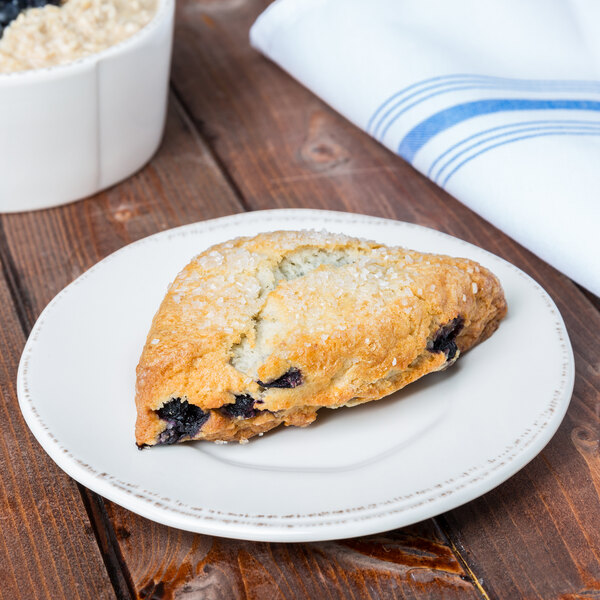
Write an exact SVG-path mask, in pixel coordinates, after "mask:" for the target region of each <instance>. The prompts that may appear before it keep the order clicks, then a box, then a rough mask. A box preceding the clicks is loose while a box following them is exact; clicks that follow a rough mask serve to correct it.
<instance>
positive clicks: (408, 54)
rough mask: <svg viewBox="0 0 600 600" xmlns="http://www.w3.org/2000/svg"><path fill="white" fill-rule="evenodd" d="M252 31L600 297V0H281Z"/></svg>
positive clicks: (378, 134) (282, 60) (291, 66)
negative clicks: (483, 0) (449, 0)
mask: <svg viewBox="0 0 600 600" xmlns="http://www.w3.org/2000/svg"><path fill="white" fill-rule="evenodd" d="M250 40H251V43H252V45H253V46H254V47H255V48H257V49H258V50H260V51H261V52H263V53H264V54H265V55H266V56H268V57H269V58H270V59H272V60H273V61H274V62H276V63H278V64H279V65H280V66H281V67H282V68H284V69H285V70H286V71H288V72H289V73H290V74H291V75H293V76H294V77H295V78H296V79H298V80H299V81H300V82H302V83H303V84H304V85H306V86H307V87H308V88H310V89H311V90H312V91H313V92H314V93H316V94H317V95H318V96H320V97H321V98H322V99H323V100H325V101H326V102H327V103H329V104H330V105H331V106H332V107H334V108H335V109H336V110H337V111H339V112H340V113H341V114H343V115H344V116H345V117H346V118H348V119H349V120H350V121H352V122H353V123H355V124H356V125H357V126H358V127H360V128H362V129H364V130H365V131H366V132H367V133H369V134H370V135H371V136H373V137H374V138H375V139H376V140H378V141H379V142H381V143H382V144H384V145H385V146H387V147H388V148H389V149H390V150H392V152H395V153H397V154H398V155H400V156H401V157H402V158H403V159H404V160H406V161H408V162H410V163H411V164H412V165H413V166H414V167H415V168H417V169H418V170H419V171H421V173H423V174H425V175H426V176H427V177H429V178H430V179H431V180H432V181H434V182H435V183H437V184H438V185H439V186H441V187H443V188H444V189H445V190H447V191H448V192H449V193H450V194H452V195H453V196H455V197H456V198H458V199H459V200H460V201H461V202H463V203H464V204H466V205H467V206H469V207H470V208H472V209H473V210H474V211H476V212H478V213H479V214H480V215H482V216H483V217H484V218H486V219H487V220H488V221H490V222H491V223H493V224H494V225H496V226H497V227H498V228H500V229H501V230H503V231H504V232H506V233H507V234H508V235H510V236H512V237H513V238H514V239H516V240H517V241H518V242H520V243H521V244H523V245H524V246H525V247H527V248H529V249H530V250H531V251H533V252H535V253H536V254H537V255H538V256H540V257H541V258H543V259H544V260H546V261H547V262H549V263H550V264H552V265H553V266H555V267H556V268H558V269H560V270H561V271H563V272H564V273H565V274H567V275H568V276H569V277H571V278H572V279H574V280H575V281H577V282H578V283H580V284H582V285H583V286H585V287H586V288H588V289H589V290H591V291H592V292H594V293H595V294H596V295H600V244H599V241H598V238H599V237H600V1H598V0H502V1H501V0H490V1H487V2H482V1H481V0H452V1H451V2H448V1H447V0H277V1H276V2H274V3H273V4H272V5H270V6H269V8H268V9H267V10H266V11H265V12H264V13H263V14H262V15H261V16H260V17H259V18H258V20H257V21H256V23H255V24H254V25H253V27H252V29H251V31H250Z"/></svg>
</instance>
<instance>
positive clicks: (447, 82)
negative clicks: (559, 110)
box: [366, 73, 600, 139]
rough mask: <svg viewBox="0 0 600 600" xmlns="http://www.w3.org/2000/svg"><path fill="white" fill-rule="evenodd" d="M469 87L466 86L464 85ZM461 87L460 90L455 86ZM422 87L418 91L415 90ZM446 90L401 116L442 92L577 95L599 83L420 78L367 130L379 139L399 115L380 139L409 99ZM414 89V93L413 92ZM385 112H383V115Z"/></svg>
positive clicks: (482, 77) (599, 86) (392, 100)
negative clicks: (483, 91) (508, 90)
mask: <svg viewBox="0 0 600 600" xmlns="http://www.w3.org/2000/svg"><path fill="white" fill-rule="evenodd" d="M431 84H433V85H431ZM465 84H468V85H465ZM458 85H460V86H461V87H457V86H458ZM417 88H421V89H417ZM439 88H446V89H444V90H442V91H438V92H436V93H435V94H431V95H428V96H426V97H424V98H420V99H419V100H418V101H417V102H415V103H413V104H411V106H409V107H408V108H406V109H405V110H402V111H401V113H400V114H403V113H404V112H406V110H408V109H409V108H412V107H413V106H415V105H417V104H420V103H421V102H422V101H425V100H428V99H429V98H431V97H432V96H438V95H440V94H442V93H447V92H454V91H460V90H464V89H489V88H492V89H493V88H501V89H514V90H524V91H532V92H578V93H589V92H592V93H600V81H589V80H588V81H580V80H569V79H565V80H560V79H555V80H553V79H514V78H507V77H494V76H490V75H473V74H469V73H455V74H452V75H441V76H438V77H431V78H429V79H423V80H422V81H418V82H416V83H413V84H411V85H409V86H407V87H405V88H403V89H401V90H400V91H398V92H396V93H394V94H392V95H391V96H389V97H388V98H387V99H386V100H385V101H384V102H383V103H382V104H380V105H379V107H378V108H377V109H376V110H375V112H374V113H373V114H372V115H371V118H370V119H369V121H368V123H367V126H366V131H367V132H368V133H371V135H372V136H373V137H375V138H379V139H382V138H383V137H384V135H385V133H386V131H387V130H388V129H389V127H390V125H392V123H393V121H395V120H396V119H397V118H398V117H399V116H400V114H397V115H396V116H394V118H393V120H392V122H390V123H388V124H387V125H386V127H385V130H384V132H383V134H382V135H381V136H379V135H378V132H379V130H380V128H381V127H382V125H383V124H384V122H385V121H386V119H387V118H388V117H389V116H390V115H391V114H392V113H393V112H394V111H395V110H397V109H398V108H400V107H401V106H402V105H403V104H405V103H406V102H407V101H408V100H410V99H411V98H414V97H415V96H418V95H419V94H423V93H424V92H426V91H429V90H432V89H439ZM415 90H416V91H415ZM411 91H412V93H411V94H410V95H409V96H405V97H404V98H401V97H402V96H403V95H405V94H406V93H407V92H411ZM384 111H385V112H384Z"/></svg>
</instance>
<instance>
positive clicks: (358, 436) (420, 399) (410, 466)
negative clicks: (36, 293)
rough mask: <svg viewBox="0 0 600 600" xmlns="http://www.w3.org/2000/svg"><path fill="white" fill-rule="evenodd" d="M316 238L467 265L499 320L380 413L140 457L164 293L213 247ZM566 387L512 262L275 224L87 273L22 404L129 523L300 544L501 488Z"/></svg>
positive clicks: (342, 227)
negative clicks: (149, 344)
mask: <svg viewBox="0 0 600 600" xmlns="http://www.w3.org/2000/svg"><path fill="white" fill-rule="evenodd" d="M315 228H316V229H323V228H325V229H326V230H328V231H332V232H341V233H346V234H348V235H354V236H360V237H363V238H368V239H372V240H376V241H378V242H383V243H385V244H390V245H401V246H406V247H409V248H413V249H415V250H419V251H424V252H436V253H443V254H450V255H454V256H464V257H468V258H471V259H474V260H476V261H478V262H479V263H481V264H483V265H484V266H486V267H488V268H489V269H491V270H492V271H493V272H494V273H495V274H496V275H497V276H498V277H499V279H500V281H501V283H502V285H503V287H504V290H505V293H506V298H507V302H508V307H509V308H508V315H507V317H506V318H505V319H504V320H503V321H502V323H501V325H500V328H499V329H498V331H497V332H496V333H494V335H493V336H492V337H491V338H490V339H489V340H487V341H486V342H484V343H483V344H480V345H479V346H477V347H476V348H475V349H473V350H472V351H470V352H468V353H467V354H465V355H464V356H462V357H461V358H460V360H459V361H458V362H457V363H456V364H455V365H454V366H453V367H452V368H451V369H449V370H447V371H445V372H440V373H435V374H432V375H428V376H427V377H425V378H423V379H421V380H419V381H418V382H416V383H413V384H411V385H409V386H408V387H407V388H405V389H404V390H401V391H400V392H397V393H395V394H393V395H391V396H389V397H387V398H385V399H383V400H380V401H378V402H371V403H368V404H365V405H362V406H358V407H355V408H344V409H339V410H336V411H328V410H322V411H321V412H320V416H319V419H318V420H317V421H316V422H315V423H314V424H313V425H311V426H310V427H308V428H306V429H296V428H291V427H290V428H283V427H282V428H279V429H277V430H275V431H273V432H271V433H269V434H267V435H265V436H264V437H262V438H255V439H254V440H251V441H250V443H248V444H246V445H237V444H229V445H215V444H210V443H206V442H198V443H187V444H180V445H175V446H166V447H156V448H151V449H147V450H144V451H142V452H140V451H139V450H138V449H137V448H136V446H135V443H134V433H133V431H134V422H135V405H134V386H135V367H136V364H137V361H138V359H139V356H140V353H141V350H142V347H143V345H144V342H145V338H146V334H147V331H148V329H149V327H150V322H151V320H152V317H153V316H154V313H155V311H156V310H157V308H158V306H159V304H160V302H161V300H162V298H163V295H164V294H165V291H166V289H167V286H168V284H169V283H170V282H171V281H172V280H173V279H174V277H175V275H176V274H177V273H178V272H179V270H180V269H181V268H183V266H184V265H185V264H187V263H188V262H189V260H190V259H191V258H192V257H193V256H195V255H196V254H198V253H199V252H200V251H202V250H204V249H205V248H207V247H209V246H211V245H213V244H215V243H218V242H222V241H225V240H227V239H230V238H233V237H237V236H241V235H253V234H256V233H259V232H261V231H272V230H276V229H315ZM573 379H574V364H573V353H572V350H571V346H570V343H569V339H568V336H567V332H566V330H565V326H564V323H563V320H562V318H561V316H560V314H559V312H558V310H557V308H556V306H555V305H554V303H553V302H552V300H551V299H550V297H549V296H548V294H546V292H545V291H544V290H543V289H542V288H541V287H540V286H539V285H538V284H537V283H535V282H534V281H533V280H532V279H531V278H529V277H528V276H527V275H525V274H524V273H523V272H522V271H520V270H519V269H517V268H516V267H514V266H513V265H511V264H509V263H507V262H506V261H504V260H502V259H500V258H498V257H497V256H494V255H493V254H490V253H488V252H486V251H484V250H482V249H480V248H477V247H476V246H473V245H471V244H468V243H466V242H463V241H461V240H458V239H456V238H453V237H451V236H448V235H445V234H443V233H439V232H437V231H434V230H431V229H427V228H425V227H420V226H418V225H412V224H408V223H402V222H398V221H390V220H386V219H378V218H374V217H367V216H363V215H351V214H346V213H336V212H328V211H315V210H274V211H262V212H253V213H247V214H241V215H236V216H232V217H225V218H222V219H215V220H212V221H204V222H201V223H195V224H192V225H187V226H185V227H180V228H178V229H173V230H170V231H165V232H162V233H158V234H156V235H153V236H150V237H148V238H145V239H143V240H140V241H138V242H135V243H133V244H131V245H129V246H126V247H125V248H122V249H121V250H119V251H118V252H115V253H114V254H112V255H111V256H109V257H107V258H106V259H104V260H103V261H101V262H100V263H98V264H97V265H95V266H94V267H92V268H91V269H90V270H89V271H87V272H86V273H84V274H83V275H82V276H81V277H79V278H78V279H77V280H76V281H74V282H73V283H72V284H71V285H69V286H68V287H66V288H65V289H64V290H63V291H62V292H60V293H59V294H58V295H57V296H56V298H54V300H52V302H50V304H49V305H48V306H47V307H46V309H45V310H44V312H43V313H42V314H41V316H40V318H39V319H38V321H37V323H36V325H35V327H34V328H33V331H32V333H31V336H30V337H29V340H28V341H27V344H26V346H25V350H24V351H23V356H22V358H21V363H20V366H19V374H18V394H19V402H20V405H21V410H22V411H23V414H24V416H25V419H26V420H27V423H28V425H29V427H30V428H31V430H32V431H33V433H34V435H35V436H36V437H37V439H38V440H39V442H40V443H41V445H42V446H43V447H44V449H45V450H46V451H47V452H48V454H49V455H50V456H51V457H52V458H53V459H54V460H55V461H56V463H57V464H58V465H59V466H60V467H61V468H62V469H64V470H65V471H66V472H67V473H68V474H69V475H71V476H72V477H73V478H75V479H76V480H77V481H79V482H81V483H82V484H83V485H85V486H87V487H89V488H91V489H92V490H94V491H96V492H98V493H99V494H102V495H103V496H105V497H106V498H109V499H110V500H112V501H114V502H116V503H118V504H120V505H122V506H124V507H125V508H128V509H129V510H132V511H134V512H136V513H138V514H140V515H143V516H144V517H147V518H149V519H152V520H154V521H158V522H160V523H164V524H165V525H170V526H172V527H178V528H180V529H186V530H189V531H196V532H201V533H206V534H214V535H220V536H227V537H233V538H242V539H250V540H268V541H309V540H310V541H312V540H326V539H334V538H344V537H351V536H357V535H364V534H369V533H374V532H379V531H385V530H389V529H393V528H396V527H400V526H404V525H408V524H410V523H414V522H416V521H420V520H422V519H425V518H428V517H432V516H434V515H436V514H439V513H442V512H444V511H447V510H449V509H451V508H454V507H456V506H459V505H460V504H463V503H465V502H467V501H469V500H472V499H473V498H476V497H478V496H480V495H481V494H483V493H485V492H487V491H488V490H490V489H492V488H493V487H495V486H497V485H498V484H500V483H501V482H503V481H505V480H506V479H508V478H509V477H510V476H511V475H513V474H514V473H516V472H517V471H518V470H519V469H521V468H522V467H523V466H524V465H525V464H527V463H528V462H529V461H530V460H531V459H532V458H533V457H534V456H535V455H536V454H537V453H538V452H540V450H541V449H542V448H543V447H544V446H545V445H546V444H547V443H548V441H549V440H550V438H551V437H552V435H553V434H554V432H555V431H556V429H557V428H558V426H559V424H560V422H561V420H562V418H563V416H564V414H565V411H566V409H567V406H568V404H569V399H570V397H571V392H572V389H573Z"/></svg>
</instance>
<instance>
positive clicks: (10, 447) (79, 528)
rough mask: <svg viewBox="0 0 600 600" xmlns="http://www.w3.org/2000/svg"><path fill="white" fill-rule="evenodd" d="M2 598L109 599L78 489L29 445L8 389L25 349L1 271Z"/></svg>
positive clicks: (11, 388)
mask: <svg viewBox="0 0 600 600" xmlns="http://www.w3.org/2000/svg"><path fill="white" fill-rule="evenodd" d="M0 320H1V322H2V327H1V328H0V346H1V347H2V353H1V354H0V390H1V391H2V397H1V398H0V473H1V474H2V476H1V478H0V598H1V599H3V600H4V599H5V600H14V599H16V598H28V599H32V600H33V599H34V598H46V599H49V598H73V599H76V598H77V599H79V598H87V599H90V600H99V599H109V598H115V594H114V591H113V588H112V586H111V582H110V580H109V578H108V575H107V573H106V570H105V568H104V564H103V562H102V556H101V555H100V551H99V550H98V547H97V545H96V543H95V540H94V533H93V531H92V527H91V525H90V522H89V520H88V516H87V514H86V511H85V508H84V506H83V503H82V501H81V497H80V495H79V492H78V489H77V485H76V484H75V482H74V481H73V480H72V479H70V478H69V477H68V476H67V475H66V474H64V473H63V472H62V471H61V470H60V469H59V468H58V467H57V466H56V465H55V464H54V463H53V462H52V460H50V458H49V457H48V456H47V455H46V453H45V452H44V451H43V450H42V448H41V447H40V446H39V445H38V443H37V442H36V441H35V439H34V438H33V436H32V435H31V433H30V432H29V429H28V428H27V425H26V424H25V421H24V420H23V417H22V416H21V412H20V411H19V408H18V402H17V397H16V394H15V389H14V382H15V380H16V377H17V367H18V363H19V358H20V355H21V349H22V347H23V344H24V342H25V338H24V334H23V330H22V329H21V326H20V323H19V319H18V316H17V314H16V312H15V310H14V308H13V302H12V298H11V296H10V292H9V289H8V286H7V285H6V280H5V278H4V270H3V269H2V268H0Z"/></svg>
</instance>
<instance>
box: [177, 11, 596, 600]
mask: <svg viewBox="0 0 600 600" xmlns="http://www.w3.org/2000/svg"><path fill="white" fill-rule="evenodd" d="M266 4H267V3H266V2H261V1H258V0H257V1H254V2H253V1H250V2H243V3H240V2H238V3H225V4H224V5H219V6H215V5H214V4H213V3H210V2H209V3H203V2H201V1H198V0H193V1H192V0H188V1H184V2H180V4H179V20H178V23H179V25H178V29H177V35H178V40H179V42H178V44H177V47H176V52H175V59H174V75H173V80H174V85H175V87H176V89H177V90H178V93H179V95H180V97H181V98H182V101H183V103H184V104H185V106H186V107H187V109H188V111H189V112H190V114H191V117H192V119H193V120H194V122H196V123H197V124H198V126H199V127H201V128H202V130H203V131H204V133H205V135H206V136H207V137H208V139H210V140H211V144H212V145H213V147H214V149H215V153H216V154H217V155H218V156H219V157H220V160H221V162H222V164H223V165H225V167H226V168H227V169H228V170H229V172H230V173H231V177H232V178H233V180H234V181H235V184H236V186H237V188H238V189H239V191H240V193H241V194H242V195H243V196H244V197H245V199H246V202H247V203H248V204H249V206H250V207H252V208H270V207H273V206H281V207H298V206H302V207H318V208H330V209H331V208H333V209H342V210H348V211H357V212H365V213H369V214H374V215H380V216H387V217H393V218H397V219H401V220H407V221H411V222H415V223H419V224H421V225H426V226H430V227H433V228H435V229H438V230H442V231H445V232H448V233H451V234H453V235H456V236H458V237H460V238H462V239H465V240H467V241H470V242H472V243H475V244H477V245H479V246H482V247H484V248H486V249H488V250H490V251H492V252H494V253H496V254H498V255H500V256H502V257H504V258H506V259H507V260H509V261H511V262H513V263H514V264H516V265H517V266H519V267H520V268H522V269H523V270H524V271H526V272H527V273H529V274H531V275H532V276H533V277H534V278H535V279H536V280H538V281H539V282H540V283H541V284H542V285H543V286H544V287H545V288H546V289H547V290H548V291H549V292H550V294H551V295H552V296H553V298H554V299H555V301H556V302H557V304H558V306H559V308H560V310H561V312H562V314H563V316H564V318H565V321H566V324H567V327H568V330H569V334H570V336H571V339H572V342H573V345H574V349H575V354H576V364H577V382H576V387H575V392H574V396H573V402H572V406H571V408H570V410H569V413H568V416H567V418H566V420H565V422H564V423H563V425H562V427H561V429H560V431H559V433H558V434H557V436H556V437H555V438H554V439H553V441H552V443H551V444H550V445H549V446H548V448H547V449H546V450H545V451H544V452H543V453H542V454H541V455H540V456H539V457H538V458H537V459H536V460H534V461H533V463H532V464H531V465H530V466H529V467H528V468H526V469H525V470H524V471H523V472H522V473H520V474H519V475H518V476H517V477H515V478H513V479H511V480H510V481H509V482H507V483H506V484H504V485H503V486H501V487H500V488H499V489H498V490H496V491H494V492H492V493H490V494H488V495H486V496H485V497H484V498H482V499H481V500H478V501H476V502H473V503H470V504H468V505H467V506H466V507H464V508H463V509H460V510H457V511H453V512H452V513H450V514H449V515H448V516H447V518H446V520H445V521H444V520H443V521H442V524H443V525H444V526H445V528H446V529H447V531H448V535H449V536H450V538H451V539H452V540H453V541H454V542H456V547H457V549H458V551H460V552H461V553H462V556H463V558H464V560H465V561H466V562H467V563H468V564H469V565H470V567H471V568H472V569H473V571H474V573H475V574H477V576H478V578H479V579H480V580H481V581H483V582H484V587H485V589H486V590H487V591H488V592H489V594H490V595H491V597H499V598H502V597H511V598H512V597H514V598H519V597H526V598H534V597H536V598H544V599H550V598H563V597H566V596H565V595H569V594H571V595H572V594H575V595H580V596H581V597H590V595H592V596H594V595H597V590H598V589H600V563H599V562H598V553H599V549H600V539H599V534H598V531H599V530H598V528H597V527H596V523H597V522H598V517H599V516H600V515H599V512H598V511H599V510H600V500H599V493H600V464H599V463H600V454H599V452H598V446H599V437H600V435H599V432H600V427H599V422H598V414H599V409H598V403H599V393H598V390H600V377H599V375H600V369H599V363H598V341H597V340H598V334H597V332H598V331H599V328H600V317H599V314H598V311H597V310H596V309H595V308H594V306H592V304H591V303H590V301H589V298H587V297H586V296H585V295H584V294H582V293H581V291H580V290H579V289H578V288H577V286H575V285H574V284H573V283H572V282H571V281H570V280H569V279H568V278H566V277H564V276H563V275H561V274H560V273H558V272H556V271H555V270H554V269H552V268H551V267H550V266H548V265H547V264H545V263H543V262H542V261H541V260H539V259H538V258H536V257H535V256H534V255H532V254H531V253H530V252H528V251H527V250H525V249H524V248H522V247H521V246H519V245H518V244H516V243H515V242H514V241H512V240H511V239H509V238H508V237H507V236H505V235H503V234H502V233H501V232H499V231H498V230H497V229H495V228H494V227H492V226H491V225H490V224H489V223H486V222H485V221H483V220H482V219H481V218H479V217H478V216H477V215H475V214H474V213H473V212H471V211H470V210H468V209H467V208H465V207H464V206H463V205H461V204H460V203H458V202H457V201H455V200H454V199H453V198H451V197H450V196H448V195H447V194H446V193H444V192H443V191H442V190H441V189H439V188H438V187H436V186H434V185H433V184H432V183H430V182H429V181H427V180H426V179H425V178H424V177H422V176H420V175H419V174H418V173H416V172H415V171H414V170H413V169H412V168H411V167H410V166H408V165H407V164H406V163H404V162H403V161H401V160H400V159H399V158H398V157H396V156H394V155H393V154H392V153H390V152H388V151H387V150H385V149H384V148H382V147H380V146H379V145H377V144H376V143H374V142H373V141H372V140H370V139H369V138H368V137H367V136H366V135H365V134H363V133H362V132H360V131H359V130H357V129H356V128H355V127H353V126H352V125H351V124H349V123H348V122H346V121H345V120H344V119H342V118H341V117H339V116H338V115H336V114H334V113H333V111H332V110H331V109H329V108H328V107H326V106H325V105H324V104H323V103H321V102H320V101H319V100H318V99H316V98H315V97H314V96H312V95H311V94H310V93H309V92H308V91H307V90H305V89H303V88H302V87H301V86H299V85H298V84H297V83H295V82H294V81H293V80H292V79H291V78H289V77H288V76H287V75H285V74H284V73H283V72H281V71H280V70H279V69H278V68H277V67H276V66H274V65H273V64H271V63H269V62H268V61H267V60H266V59H264V58H262V57H260V56H259V55H258V54H257V53H255V52H254V51H253V50H252V49H251V48H250V47H249V46H248V43H247V32H248V28H249V26H250V24H251V23H252V21H253V19H254V18H255V16H256V15H257V14H258V13H259V12H260V10H261V9H262V8H264V7H265V5H266ZM201 90H204V91H203V93H201ZM232 131H233V132H235V135H232V133H231V132H232ZM399 242H400V243H401V240H399ZM524 368H526V365H524Z"/></svg>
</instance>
